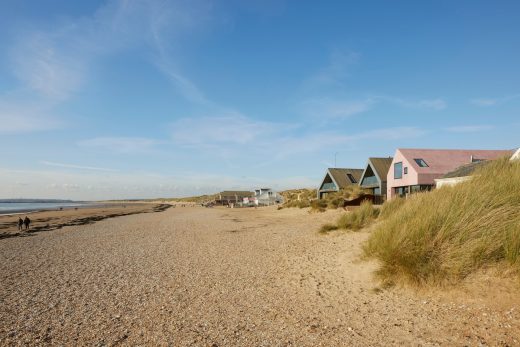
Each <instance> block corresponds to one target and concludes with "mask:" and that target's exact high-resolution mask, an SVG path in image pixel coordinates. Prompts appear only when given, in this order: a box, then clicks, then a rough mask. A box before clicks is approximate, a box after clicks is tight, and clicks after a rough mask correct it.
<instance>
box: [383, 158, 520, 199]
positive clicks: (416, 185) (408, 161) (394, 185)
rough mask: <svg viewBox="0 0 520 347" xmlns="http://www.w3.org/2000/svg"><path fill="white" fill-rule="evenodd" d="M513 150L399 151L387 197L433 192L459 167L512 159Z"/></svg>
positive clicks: (392, 168) (394, 161)
mask: <svg viewBox="0 0 520 347" xmlns="http://www.w3.org/2000/svg"><path fill="white" fill-rule="evenodd" d="M512 153H513V151H511V150H470V149H405V148H400V149H397V150H396V152H395V155H394V160H393V161H392V164H391V167H390V170H388V175H387V197H388V199H391V198H393V197H395V196H406V195H407V194H410V193H415V192H420V191H425V190H426V191H427V190H431V189H432V188H433V187H434V186H435V181H434V180H435V179H436V178H441V177H442V176H443V175H444V174H446V173H448V172H450V171H452V170H455V169H456V168H458V167H459V166H462V165H465V164H469V163H475V162H478V161H483V160H491V159H498V158H500V157H503V156H511V154H512Z"/></svg>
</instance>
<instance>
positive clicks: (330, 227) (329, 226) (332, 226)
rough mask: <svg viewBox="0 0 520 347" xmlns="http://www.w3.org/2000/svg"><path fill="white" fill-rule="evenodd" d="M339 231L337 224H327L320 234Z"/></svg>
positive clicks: (323, 226)
mask: <svg viewBox="0 0 520 347" xmlns="http://www.w3.org/2000/svg"><path fill="white" fill-rule="evenodd" d="M333 230H338V226H337V225H336V224H331V223H327V224H324V225H322V226H321V228H320V233H321V234H326V233H328V232H329V231H333Z"/></svg>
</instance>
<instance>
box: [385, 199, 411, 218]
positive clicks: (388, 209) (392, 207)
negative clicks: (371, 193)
mask: <svg viewBox="0 0 520 347" xmlns="http://www.w3.org/2000/svg"><path fill="white" fill-rule="evenodd" d="M405 201H406V199H404V198H401V197H396V198H393V199H391V200H387V201H385V202H384V204H383V205H382V206H381V210H380V213H379V220H383V219H386V218H388V217H390V216H393V215H394V214H395V213H396V212H397V211H398V210H399V209H400V208H401V207H402V206H403V204H404V202H405Z"/></svg>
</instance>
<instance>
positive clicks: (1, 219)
mask: <svg viewBox="0 0 520 347" xmlns="http://www.w3.org/2000/svg"><path fill="white" fill-rule="evenodd" d="M169 207H170V205H167V204H159V203H157V204H154V203H146V204H144V203H125V204H118V203H106V204H102V205H101V204H100V205H99V206H93V207H80V208H70V207H67V208H63V209H61V210H58V209H57V210H45V211H38V212H26V213H11V214H4V215H0V239H2V238H9V237H16V236H30V235H32V234H34V233H37V232H41V231H49V230H56V229H61V228H63V227H65V226H74V225H84V224H91V223H94V222H97V221H100V220H103V219H107V218H114V217H119V216H127V215H132V214H139V213H150V212H158V211H163V210H164V209H166V208H169ZM25 216H28V217H29V219H30V220H31V224H30V228H29V229H28V230H25V229H24V228H22V231H20V230H19V229H18V218H22V219H23V218H24V217H25Z"/></svg>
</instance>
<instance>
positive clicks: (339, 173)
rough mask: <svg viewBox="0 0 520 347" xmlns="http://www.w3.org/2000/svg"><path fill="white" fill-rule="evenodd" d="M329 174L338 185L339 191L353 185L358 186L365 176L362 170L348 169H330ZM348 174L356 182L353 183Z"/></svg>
mask: <svg viewBox="0 0 520 347" xmlns="http://www.w3.org/2000/svg"><path fill="white" fill-rule="evenodd" d="M328 172H329V173H330V175H331V176H332V177H331V178H332V180H333V181H334V182H335V183H336V185H337V187H338V189H343V188H345V187H347V186H350V185H352V184H358V183H359V180H360V179H361V175H362V174H363V170H362V169H346V168H329V169H328ZM348 174H351V175H352V177H354V179H355V180H356V182H352V181H351V180H350V179H349V177H348Z"/></svg>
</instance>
